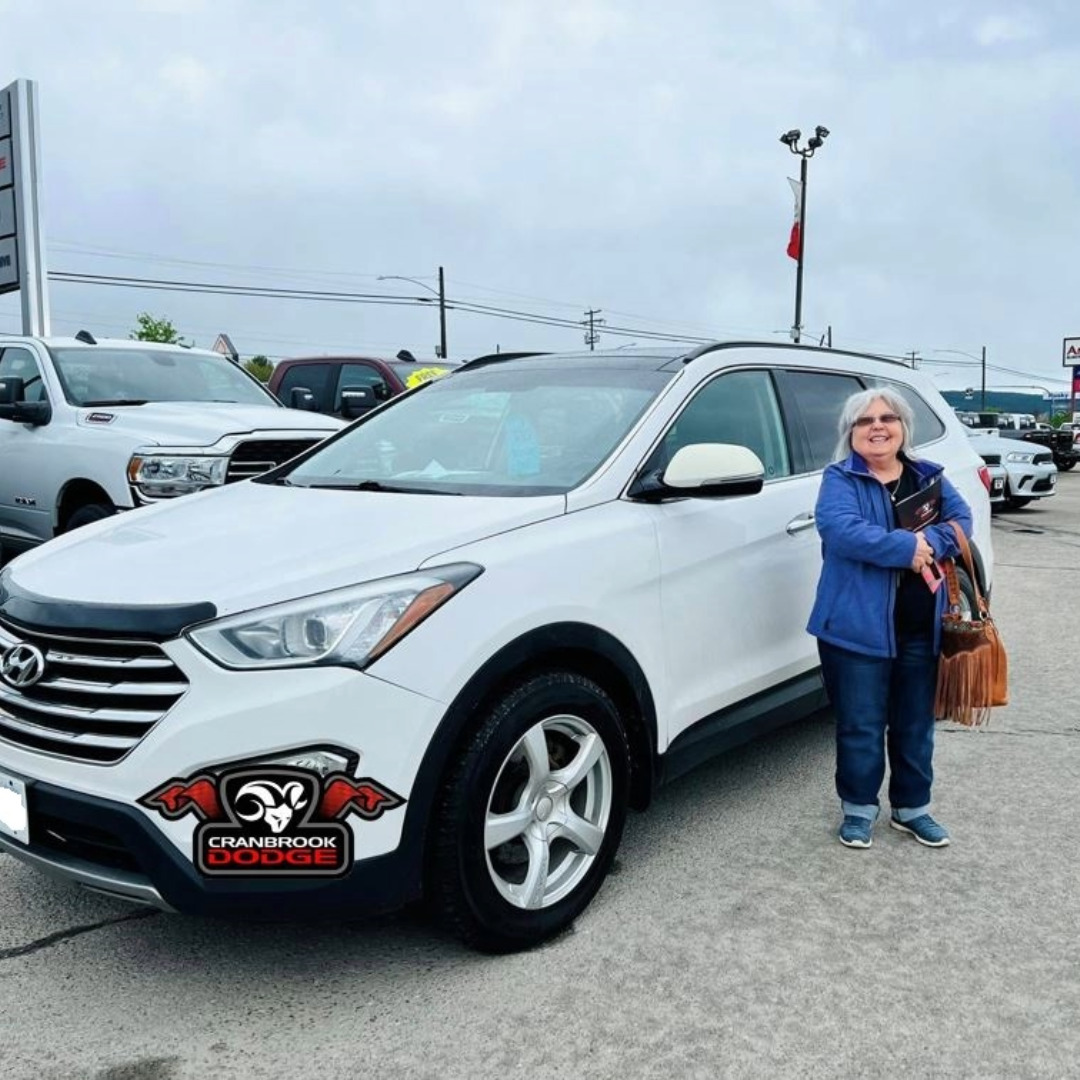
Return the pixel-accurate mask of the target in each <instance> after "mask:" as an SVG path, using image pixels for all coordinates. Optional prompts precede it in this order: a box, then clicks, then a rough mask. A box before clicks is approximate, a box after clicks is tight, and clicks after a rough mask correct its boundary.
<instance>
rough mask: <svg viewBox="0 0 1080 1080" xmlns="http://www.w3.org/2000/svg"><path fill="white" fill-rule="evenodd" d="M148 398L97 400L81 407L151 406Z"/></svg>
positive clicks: (85, 403)
mask: <svg viewBox="0 0 1080 1080" xmlns="http://www.w3.org/2000/svg"><path fill="white" fill-rule="evenodd" d="M149 404H150V401H149V399H148V398H126V397H125V398H97V399H95V400H94V401H84V402H83V403H82V405H81V406H80V407H81V408H83V409H92V408H94V407H96V406H97V407H100V406H102V405H149Z"/></svg>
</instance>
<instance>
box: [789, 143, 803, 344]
mask: <svg viewBox="0 0 1080 1080" xmlns="http://www.w3.org/2000/svg"><path fill="white" fill-rule="evenodd" d="M806 161H807V159H806V156H805V155H803V158H802V163H801V164H800V166H799V263H798V268H797V269H796V271H795V324H794V325H793V326H792V328H791V338H792V340H793V341H794V342H796V344H797V343H798V342H799V340H800V338H801V336H802V274H803V259H804V258H805V257H806Z"/></svg>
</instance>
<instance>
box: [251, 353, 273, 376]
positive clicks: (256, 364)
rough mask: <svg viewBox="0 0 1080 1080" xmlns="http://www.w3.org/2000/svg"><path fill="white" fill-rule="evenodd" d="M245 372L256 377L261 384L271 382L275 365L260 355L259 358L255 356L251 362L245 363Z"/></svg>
mask: <svg viewBox="0 0 1080 1080" xmlns="http://www.w3.org/2000/svg"><path fill="white" fill-rule="evenodd" d="M244 370H245V371H247V372H250V373H251V374H252V375H254V376H255V378H256V379H258V380H259V382H269V381H270V375H271V373H272V372H273V370H274V365H273V364H271V363H270V361H269V360H268V359H267V358H266V357H265V356H263V355H262V354H261V353H260V354H259V355H258V356H253V357H252V358H251V359H250V360H245V361H244Z"/></svg>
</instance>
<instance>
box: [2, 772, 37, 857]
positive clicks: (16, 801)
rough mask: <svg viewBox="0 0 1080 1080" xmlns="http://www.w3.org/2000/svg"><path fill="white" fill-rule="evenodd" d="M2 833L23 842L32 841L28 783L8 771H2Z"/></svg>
mask: <svg viewBox="0 0 1080 1080" xmlns="http://www.w3.org/2000/svg"><path fill="white" fill-rule="evenodd" d="M0 833H3V834H4V835H5V836H10V837H11V838H12V839H14V840H18V841H20V842H21V843H23V844H29V843H30V818H29V816H28V814H27V810H26V784H25V783H24V782H23V781H22V780H16V779H15V777H14V776H8V775H7V773H0Z"/></svg>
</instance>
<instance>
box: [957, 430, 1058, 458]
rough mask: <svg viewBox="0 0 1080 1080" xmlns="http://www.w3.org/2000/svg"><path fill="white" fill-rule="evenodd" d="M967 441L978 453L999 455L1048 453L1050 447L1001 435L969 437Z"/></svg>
mask: <svg viewBox="0 0 1080 1080" xmlns="http://www.w3.org/2000/svg"><path fill="white" fill-rule="evenodd" d="M968 441H969V442H970V443H971V445H972V448H973V449H975V450H976V451H978V452H979V453H987V454H1001V455H1003V456H1004V455H1005V454H1008V453H1021V454H1039V453H1046V454H1049V453H1050V447H1048V446H1044V445H1043V444H1042V443H1036V442H1025V441H1024V440H1023V439H1010V438H1007V437H1004V436H1002V435H998V434H993V435H969V436H968Z"/></svg>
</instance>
